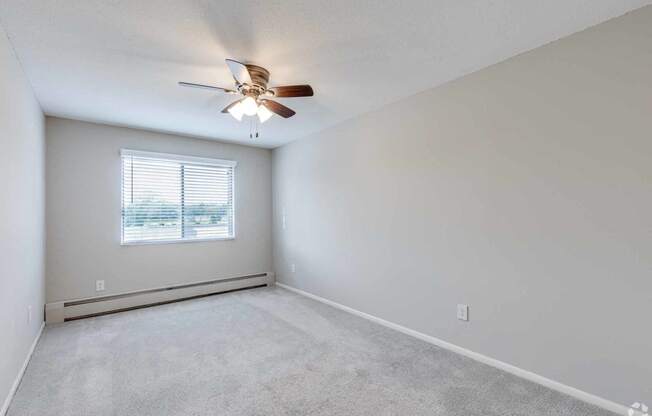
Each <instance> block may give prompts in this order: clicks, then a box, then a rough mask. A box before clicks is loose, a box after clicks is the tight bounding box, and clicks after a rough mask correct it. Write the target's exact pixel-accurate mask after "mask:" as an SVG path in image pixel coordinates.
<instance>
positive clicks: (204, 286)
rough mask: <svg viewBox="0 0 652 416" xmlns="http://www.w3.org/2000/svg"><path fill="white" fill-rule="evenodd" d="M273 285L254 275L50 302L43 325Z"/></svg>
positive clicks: (265, 275) (266, 278)
mask: <svg viewBox="0 0 652 416" xmlns="http://www.w3.org/2000/svg"><path fill="white" fill-rule="evenodd" d="M273 283H274V275H273V273H257V274H250V275H245V276H235V277H229V278H222V279H213V280H204V281H200V282H192V283H184V284H179V285H171V286H165V287H157V288H152V289H144V290H136V291H133V292H125V293H117V294H113V295H106V296H94V297H89V298H83V299H74V300H67V301H62V302H53V303H48V304H46V305H45V321H46V323H49V324H51V323H59V322H65V321H73V320H76V319H84V318H91V317H94V316H101V315H108V314H112V313H118V312H125V311H130V310H134V309H141V308H148V307H151V306H159V305H165V304H168V303H173V302H180V301H184V300H190V299H197V298H202V297H205V296H213V295H218V294H223V293H230V292H236V291H241V290H247V289H255V288H260V287H264V286H269V285H271V284H273Z"/></svg>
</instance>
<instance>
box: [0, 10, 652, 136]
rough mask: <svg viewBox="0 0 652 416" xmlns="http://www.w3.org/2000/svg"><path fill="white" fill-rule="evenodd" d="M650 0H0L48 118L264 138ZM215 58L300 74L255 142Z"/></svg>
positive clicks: (333, 119)
mask: <svg viewBox="0 0 652 416" xmlns="http://www.w3.org/2000/svg"><path fill="white" fill-rule="evenodd" d="M649 3H650V0H546V1H542V0H501V1H499V0H403V1H389V0H326V1H325V0H314V1H313V0H310V1H308V0H222V1H217V0H212V1H209V0H167V1H163V0H137V1H134V0H1V1H0V22H1V23H2V25H3V27H4V28H5V30H6V31H7V33H8V35H9V37H10V39H11V41H12V43H13V45H14V47H15V49H16V51H17V54H18V56H19V59H20V60H21V62H22V64H23V66H24V68H25V70H26V72H27V75H28V77H29V79H30V80H31V82H32V84H33V86H34V90H35V92H36V95H37V97H38V99H39V101H40V102H41V105H42V107H43V110H44V111H45V112H46V113H47V114H49V115H55V116H61V117H68V118H74V119H81V120H88V121H96V122H102V123H108V124H117V125H125V126H132V127H140V128H146V129H152V130H158V131H165V132H174V133H182V134H188V135H194V136H201V137H206V138H215V139H223V140H229V141H237V142H241V143H245V144H251V145H257V146H264V147H275V146H278V145H280V144H283V143H287V142H289V141H291V140H294V139H296V138H299V137H302V136H305V135H307V134H309V133H312V132H316V131H319V130H322V129H324V128H326V127H327V126H330V125H333V124H335V123H338V122H341V121H343V120H345V119H347V118H350V117H353V116H355V115H358V114H361V113H365V112H368V111H370V110H373V109H375V108H378V107H380V106H382V105H384V104H387V103H390V102H393V101H397V100H399V99H401V98H405V97H407V96H410V95H412V94H415V93H417V92H420V91H423V90H426V89H429V88H432V87H434V86H437V85H440V84H442V83H444V82H446V81H449V80H451V79H454V78H457V77H460V76H461V75H464V74H466V73H469V72H471V71H474V70H477V69H480V68H483V67H486V66H488V65H491V64H493V63H496V62H499V61H501V60H504V59H506V58H508V57H510V56H513V55H516V54H518V53H520V52H523V51H526V50H529V49H532V48H535V47H537V46H540V45H542V44H545V43H547V42H550V41H552V40H555V39H558V38H560V37H563V36H566V35H569V34H571V33H574V32H577V31H579V30H581V29H584V28H586V27H589V26H592V25H595V24H597V23H600V22H602V21H604V20H607V19H609V18H611V17H615V16H618V15H621V14H623V13H625V12H627V11H630V10H633V9H636V8H638V7H641V6H644V5H646V4H649ZM225 58H234V59H237V60H240V61H244V62H251V63H255V64H259V65H261V66H264V67H266V68H268V69H269V70H270V71H271V74H272V78H271V85H284V84H295V83H310V84H311V85H312V86H313V88H314V89H315V97H312V98H289V99H288V98H286V99H279V101H281V102H283V104H286V105H288V106H289V107H291V108H293V109H295V110H296V111H297V113H298V114H297V115H296V116H294V117H293V118H291V119H287V120H283V119H280V118H279V117H274V118H272V119H271V120H270V121H268V122H267V123H265V124H264V125H263V128H262V130H261V133H262V137H260V138H259V139H256V140H252V139H249V128H248V125H247V124H246V123H241V124H239V123H237V122H236V121H235V120H233V119H232V118H231V117H230V116H227V115H223V114H220V113H219V111H220V110H221V109H222V108H223V107H224V106H225V105H226V104H227V103H229V102H230V101H231V100H232V99H233V96H226V95H218V94H215V93H213V92H211V91H205V90H195V89H188V88H181V87H178V86H177V84H176V83H177V81H188V82H197V83H207V84H216V85H221V86H225V87H230V86H232V81H230V80H231V77H230V75H229V73H228V72H227V69H226V66H225V65H224V59H225Z"/></svg>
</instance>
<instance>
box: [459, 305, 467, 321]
mask: <svg viewBox="0 0 652 416" xmlns="http://www.w3.org/2000/svg"><path fill="white" fill-rule="evenodd" d="M457 319H459V320H460V321H468V320H469V305H462V304H459V305H457Z"/></svg>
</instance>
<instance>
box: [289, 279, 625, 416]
mask: <svg viewBox="0 0 652 416" xmlns="http://www.w3.org/2000/svg"><path fill="white" fill-rule="evenodd" d="M276 285H277V286H280V287H282V288H284V289H287V290H289V291H291V292H294V293H297V294H299V295H302V296H305V297H308V298H310V299H314V300H316V301H318V302H322V303H325V304H327V305H330V306H333V307H335V308H337V309H341V310H343V311H345V312H349V313H351V314H353V315H356V316H359V317H361V318H364V319H368V320H370V321H372V322H375V323H377V324H380V325H383V326H385V327H388V328H391V329H394V330H396V331H399V332H402V333H404V334H406V335H410V336H413V337H415V338H418V339H420V340H422V341H425V342H428V343H430V344H433V345H436V346H438V347H441V348H444V349H447V350H450V351H453V352H455V353H458V354H460V355H463V356H465V357H468V358H471V359H473V360H476V361H478V362H481V363H483V364H487V365H490V366H492V367H495V368H498V369H500V370H503V371H505V372H507V373H510V374H513V375H515V376H517V377H521V378H523V379H526V380H528V381H532V382H534V383H537V384H540V385H542V386H545V387H548V388H549V389H552V390H555V391H558V392H560V393H564V394H567V395H569V396H571V397H574V398H576V399H578V400H581V401H583V402H586V403H589V404H592V405H595V406H598V407H600V408H602V409H605V410H609V411H611V412H614V413H617V414H620V415H627V411H628V410H629V408H628V407H627V406H623V405H621V404H618V403H614V402H612V401H611V400H607V399H604V398H602V397H598V396H596V395H593V394H590V393H587V392H585V391H582V390H579V389H576V388H574V387H571V386H567V385H565V384H563V383H560V382H558V381H554V380H551V379H549V378H546V377H544V376H541V375H539V374H535V373H533V372H531V371H527V370H524V369H522V368H519V367H516V366H513V365H511V364H507V363H505V362H502V361H499V360H497V359H495V358H491V357H487V356H486V355H482V354H480V353H477V352H475V351H471V350H467V349H466V348H462V347H460V346H458V345H455V344H451V343H450V342H447V341H443V340H441V339H439V338H435V337H433V336H430V335H426V334H424V333H422V332H419V331H415V330H413V329H410V328H406V327H404V326H402V325H399V324H396V323H394V322H390V321H386V320H385V319H382V318H378V317H376V316H373V315H370V314H368V313H365V312H361V311H359V310H357V309H353V308H350V307H348V306H345V305H342V304H339V303H337V302H333V301H332V300H328V299H325V298H322V297H321V296H317V295H313V294H312V293H309V292H305V291H303V290H301V289H297V288H294V287H292V286H288V285H286V284H283V283H280V282H276Z"/></svg>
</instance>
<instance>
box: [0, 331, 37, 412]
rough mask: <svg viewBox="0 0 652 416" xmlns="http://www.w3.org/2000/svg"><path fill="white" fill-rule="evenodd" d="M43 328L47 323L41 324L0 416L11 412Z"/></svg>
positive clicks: (0, 410)
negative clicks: (11, 406)
mask: <svg viewBox="0 0 652 416" xmlns="http://www.w3.org/2000/svg"><path fill="white" fill-rule="evenodd" d="M43 328H45V322H42V323H41V328H40V329H39V330H38V334H36V338H34V342H32V346H31V347H30V348H29V352H28V353H27V357H26V358H25V362H23V366H22V367H21V369H20V371H19V372H18V374H17V375H16V380H14V384H13V385H12V386H11V390H9V394H7V398H6V399H5V402H4V404H3V405H2V408H1V409H0V416H5V415H6V414H7V410H9V405H10V404H11V400H12V399H13V398H14V395H15V394H16V390H18V385H20V380H22V379H23V375H24V374H25V370H27V365H28V364H29V360H31V359H32V354H34V349H35V348H36V344H38V340H39V339H41V334H42V333H43Z"/></svg>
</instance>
